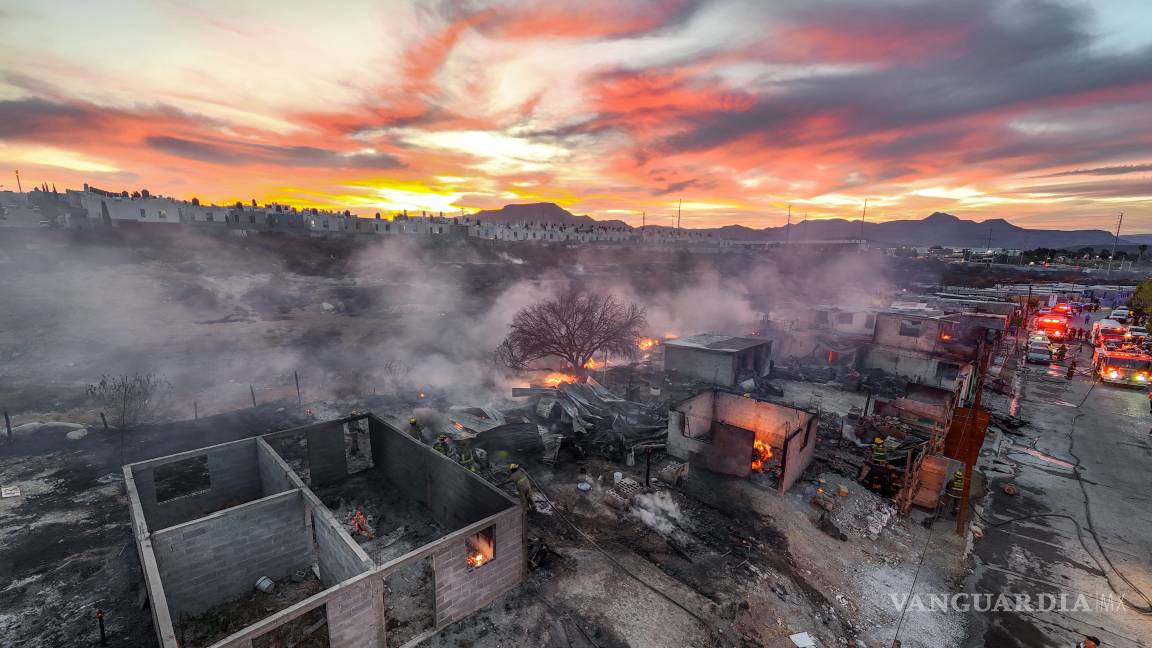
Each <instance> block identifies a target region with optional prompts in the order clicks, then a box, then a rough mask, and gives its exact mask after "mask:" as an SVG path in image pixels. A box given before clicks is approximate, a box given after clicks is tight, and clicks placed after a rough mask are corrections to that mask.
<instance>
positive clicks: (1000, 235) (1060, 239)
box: [475, 203, 1152, 249]
mask: <svg viewBox="0 0 1152 648" xmlns="http://www.w3.org/2000/svg"><path fill="white" fill-rule="evenodd" d="M475 217H476V218H479V219H481V220H485V221H496V222H505V223H546V224H549V225H599V226H601V227H623V228H626V229H632V228H631V226H630V225H628V224H627V223H624V222H623V221H619V220H596V219H594V218H592V217H590V216H577V215H575V214H573V213H572V212H569V211H568V210H566V209H564V208H563V207H560V206H559V205H556V204H553V203H531V204H526V205H505V206H504V207H502V208H500V209H488V210H484V211H480V212H477V213H476V215H475ZM649 228H650V229H651V230H667V229H669V228H667V227H664V226H649ZM789 229H790V230H791V231H789ZM693 232H697V233H703V234H711V235H712V236H713V237H715V238H725V239H731V240H736V241H783V240H786V239H788V238H791V239H792V240H795V241H800V240H823V239H856V238H861V236H862V237H863V238H865V239H867V240H869V241H874V242H877V243H883V244H887V245H912V246H917V247H928V246H932V245H946V246H950V247H970V248H983V247H985V246H987V245H988V244H989V241H990V242H991V245H992V247H994V248H1011V249H1034V248H1041V247H1046V248H1077V247H1096V248H1100V247H1107V246H1111V245H1112V233H1111V232H1107V231H1105V230H1099V229H1090V230H1051V229H1027V228H1024V227H1019V226H1017V225H1013V224H1012V223H1009V222H1008V221H1006V220H1004V219H1003V218H993V219H990V220H984V221H970V220H964V219H962V218H958V217H956V216H953V215H952V214H945V213H943V212H935V213H933V214H931V215H930V216H928V217H927V218H923V219H920V220H895V221H886V222H869V221H865V222H864V227H863V229H861V227H860V221H859V220H844V219H842V218H833V219H828V220H809V221H803V222H800V223H794V224H792V226H791V227H790V228H787V227H767V228H764V229H753V228H751V227H745V226H743V225H725V226H723V227H713V228H707V229H695V230H693ZM989 234H991V238H989ZM1119 244H1120V245H1121V246H1124V245H1139V244H1152V234H1135V235H1131V236H1127V237H1121V239H1120V241H1119Z"/></svg>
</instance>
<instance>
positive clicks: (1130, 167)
mask: <svg viewBox="0 0 1152 648" xmlns="http://www.w3.org/2000/svg"><path fill="white" fill-rule="evenodd" d="M1149 171H1152V163H1147V162H1146V163H1142V164H1118V165H1114V166H1103V167H1095V168H1091V169H1073V170H1071V171H1061V172H1060V173H1049V174H1047V175H1042V176H1035V177H1037V178H1059V177H1061V176H1079V175H1103V176H1110V175H1123V174H1125V173H1147V172H1149Z"/></svg>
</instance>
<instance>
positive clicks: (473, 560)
mask: <svg viewBox="0 0 1152 648" xmlns="http://www.w3.org/2000/svg"><path fill="white" fill-rule="evenodd" d="M465 560H466V561H467V562H468V566H469V567H479V566H480V565H483V564H484V563H486V562H488V560H489V558H488V556H485V555H484V554H482V553H480V552H479V551H477V552H476V553H474V554H472V555H470V556H468V557H467V558H466V559H465Z"/></svg>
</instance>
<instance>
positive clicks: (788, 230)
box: [784, 203, 792, 245]
mask: <svg viewBox="0 0 1152 648" xmlns="http://www.w3.org/2000/svg"><path fill="white" fill-rule="evenodd" d="M791 242H792V203H788V224H787V225H785V226H784V245H788V244H789V243H791Z"/></svg>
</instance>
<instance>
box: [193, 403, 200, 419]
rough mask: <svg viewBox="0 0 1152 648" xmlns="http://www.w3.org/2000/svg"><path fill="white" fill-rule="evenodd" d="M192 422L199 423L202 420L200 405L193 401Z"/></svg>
mask: <svg viewBox="0 0 1152 648" xmlns="http://www.w3.org/2000/svg"><path fill="white" fill-rule="evenodd" d="M192 420H193V421H199V420H200V404H199V403H197V402H196V401H192Z"/></svg>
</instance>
